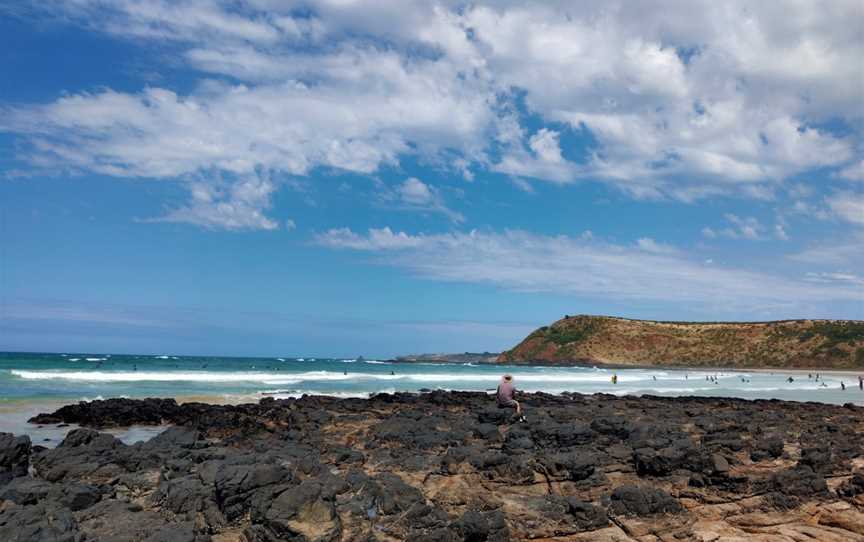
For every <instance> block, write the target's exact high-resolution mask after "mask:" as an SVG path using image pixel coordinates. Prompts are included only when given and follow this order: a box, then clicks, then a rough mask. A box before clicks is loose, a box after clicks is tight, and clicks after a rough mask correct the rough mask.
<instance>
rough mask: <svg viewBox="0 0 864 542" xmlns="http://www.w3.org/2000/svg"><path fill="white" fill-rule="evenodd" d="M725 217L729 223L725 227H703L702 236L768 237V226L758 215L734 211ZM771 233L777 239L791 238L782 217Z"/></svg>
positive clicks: (762, 239) (750, 238)
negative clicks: (739, 214)
mask: <svg viewBox="0 0 864 542" xmlns="http://www.w3.org/2000/svg"><path fill="white" fill-rule="evenodd" d="M723 218H725V219H726V221H727V222H728V223H729V226H727V227H725V228H711V227H708V226H706V227H704V228H702V236H703V237H705V238H706V239H716V238H718V237H726V238H729V239H745V240H747V241H764V240H766V239H768V238H769V237H770V236H769V233H768V228H767V227H766V226H765V225H764V224H762V223H761V222H760V221H759V219H758V218H756V217H752V216H749V217H741V216H738V215H736V214H733V213H726V214H724V215H723ZM771 233H772V234H773V237H774V238H775V239H780V240H781V241H786V240H788V239H789V236H788V234H787V233H786V227H785V225H784V223H783V220H782V218H778V221H777V223H775V224H774V227H773V228H772V229H771Z"/></svg>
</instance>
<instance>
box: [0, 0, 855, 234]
mask: <svg viewBox="0 0 864 542" xmlns="http://www.w3.org/2000/svg"><path fill="white" fill-rule="evenodd" d="M302 5H303V9H301V10H298V9H297V5H296V4H295V3H290V2H289V3H281V2H272V1H269V0H250V1H249V2H238V3H230V4H229V3H224V2H218V1H216V0H213V1H207V0H185V1H177V2H166V1H161V0H159V1H155V2H148V3H141V2H138V1H134V0H117V1H116V2H110V3H106V2H102V1H101V0H66V1H57V2H50V3H45V4H44V5H41V6H42V7H41V8H40V7H38V6H37V7H34V8H32V9H33V10H35V11H36V12H37V14H39V15H40V16H56V17H60V18H63V19H64V20H66V21H72V22H75V23H77V24H80V25H83V26H85V27H87V28H89V29H92V30H93V31H99V32H107V33H109V34H111V35H114V36H116V37H117V39H135V40H140V41H143V42H145V43H168V44H170V46H171V47H172V48H175V50H176V51H177V52H178V54H177V56H176V58H177V59H179V60H180V62H185V63H186V66H187V67H188V68H190V69H191V70H192V73H193V74H195V75H197V76H198V77H199V80H198V85H197V86H196V88H195V89H194V90H192V91H190V92H183V93H181V92H178V91H177V90H175V89H171V88H159V87H148V88H144V89H141V90H139V91H137V92H125V91H119V90H112V89H105V90H100V91H96V92H91V93H74V94H71V95H68V96H64V97H61V98H59V99H57V100H56V101H53V102H51V103H47V104H31V105H23V106H19V107H16V108H12V109H7V110H4V111H3V112H2V113H3V115H2V117H3V120H0V130H3V131H7V132H13V133H16V134H19V135H20V136H22V137H23V138H24V139H25V140H26V141H27V142H29V146H27V147H26V148H25V150H24V151H22V155H21V156H20V158H21V159H22V160H23V161H26V162H28V163H29V164H30V165H31V166H36V167H38V168H42V169H44V170H56V169H58V168H61V169H65V170H67V171H70V172H97V173H101V174H105V175H113V176H118V177H147V178H170V179H183V180H184V182H186V181H188V179H185V177H187V176H191V175H195V174H198V173H200V172H202V171H208V170H214V169H215V170H219V171H223V172H227V173H231V174H233V175H237V176H238V178H241V177H244V176H247V175H249V174H251V173H252V172H255V171H260V170H265V171H267V172H269V173H270V174H275V175H278V174H284V175H309V174H310V172H312V171H313V170H315V169H316V168H333V169H337V170H345V171H351V172H357V173H361V174H369V173H373V172H375V171H377V170H379V169H380V168H381V167H383V166H388V165H398V164H399V163H400V161H401V160H403V159H404V158H405V157H406V156H418V155H419V156H421V157H423V158H425V159H429V163H437V164H446V166H442V167H444V169H448V168H453V169H455V170H456V171H459V172H460V174H461V175H463V176H464V177H465V178H466V179H469V180H470V179H472V178H473V176H474V174H475V172H477V171H483V170H492V171H498V172H502V173H506V174H508V175H512V176H514V177H517V178H519V180H517V181H515V182H517V183H520V184H522V185H523V186H525V182H526V181H525V180H524V179H525V178H533V179H543V180H548V181H553V182H557V183H569V182H574V181H578V180H592V181H601V182H606V183H610V184H612V185H613V186H616V187H618V188H620V189H621V190H623V191H624V192H625V193H627V194H630V195H632V196H634V197H639V198H668V197H671V198H675V199H678V200H681V201H693V200H696V199H699V198H706V197H713V196H717V195H722V194H734V195H738V196H741V197H748V198H750V197H753V198H771V197H773V193H774V190H773V188H772V187H773V186H774V185H776V184H778V183H781V182H783V180H784V179H785V178H787V177H789V176H792V175H796V174H799V173H801V172H804V171H808V170H810V169H814V168H829V169H833V170H834V171H835V172H836V173H837V178H839V179H846V178H857V177H859V176H860V175H859V173H860V163H859V162H854V163H853V161H854V159H855V153H854V149H853V144H852V143H851V142H852V141H853V140H854V139H855V138H854V136H855V135H860V134H857V128H854V127H857V126H860V125H861V124H860V120H861V113H860V107H859V106H860V96H861V92H862V90H864V89H862V86H861V81H862V80H864V67H862V63H861V62H860V60H859V56H860V53H861V50H862V37H861V35H860V32H859V31H858V27H857V24H856V22H857V21H858V20H859V19H860V6H858V4H857V3H856V2H854V1H849V2H846V1H840V2H832V3H831V4H830V5H827V6H825V5H821V4H820V5H817V4H812V3H799V2H788V3H787V2H761V3H757V4H753V3H752V2H744V1H743V0H742V1H741V2H724V3H716V2H709V1H704V2H689V1H688V2H683V1H680V2H679V1H675V0H653V1H650V2H641V3H639V4H638V5H635V4H632V3H629V2H623V1H620V2H619V1H612V2H604V3H602V4H597V5H588V4H579V5H574V4H572V3H570V2H543V3H540V4H537V3H531V4H528V3H523V2H505V3H501V2H482V1H481V2H475V3H472V4H470V5H465V4H464V3H462V2H456V1H440V2H425V1H420V0H416V1H411V0H405V1H398V2H397V1H394V0H386V1H376V2H334V1H329V0H320V1H312V2H308V3H306V2H304V3H303V4H302ZM40 9H42V10H44V11H41V12H40V11H39V10H40ZM670 13H674V14H677V16H674V17H670V16H669V14H670ZM529 118H530V119H533V120H532V121H531V122H532V124H531V127H529V121H528V119H529ZM833 119H841V120H843V121H847V122H848V124H849V125H850V126H853V129H854V130H856V134H853V135H852V136H843V135H838V134H837V133H832V132H831V131H830V130H828V129H825V128H824V126H825V125H826V123H827V121H830V120H833ZM536 124H539V125H540V126H539V127H538V126H536ZM564 132H568V134H571V135H575V136H577V137H576V138H573V139H579V138H583V139H584V138H589V139H590V140H591V141H592V142H593V143H592V146H591V148H589V149H587V154H586V153H585V152H582V153H576V154H571V153H568V152H567V151H568V150H570V149H568V148H563V147H562V145H564V143H563V141H565V138H563V137H562V135H564ZM583 136H584V137H583ZM577 150H582V151H584V150H585V149H577ZM577 155H578V156H579V157H578V158H568V157H570V156H577ZM258 210H259V211H260V208H258ZM189 216H193V215H189ZM227 216H232V215H231V214H230V213H229V214H228V215H227ZM451 218H452V217H451ZM231 220H233V219H229V222H231ZM250 222H255V219H254V218H252V219H250ZM258 222H259V224H262V225H264V224H266V223H265V222H263V221H260V220H259V221H258ZM214 224H215V223H214Z"/></svg>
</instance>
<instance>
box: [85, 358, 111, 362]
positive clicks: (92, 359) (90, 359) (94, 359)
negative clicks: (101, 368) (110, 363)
mask: <svg viewBox="0 0 864 542" xmlns="http://www.w3.org/2000/svg"><path fill="white" fill-rule="evenodd" d="M84 359H86V360H87V361H105V359H106V358H84Z"/></svg>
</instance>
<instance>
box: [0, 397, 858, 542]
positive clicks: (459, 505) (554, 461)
mask: <svg viewBox="0 0 864 542" xmlns="http://www.w3.org/2000/svg"><path fill="white" fill-rule="evenodd" d="M521 400H522V402H523V405H524V406H525V409H526V412H527V416H528V423H514V420H512V419H511V417H510V416H511V412H510V411H509V410H506V409H505V410H501V409H498V408H496V407H495V406H494V402H493V401H492V400H491V399H490V397H489V396H488V395H487V394H484V393H479V392H445V391H436V392H431V393H426V394H408V393H397V394H380V395H375V396H373V397H371V398H370V399H336V398H328V397H318V396H305V397H302V398H299V399H284V400H277V399H273V398H266V399H263V400H261V401H260V402H259V403H255V404H243V405H211V404H203V403H187V404H178V403H177V402H176V401H174V400H173V399H144V400H133V399H109V400H106V401H93V402H89V403H87V402H83V403H79V404H75V405H68V406H65V407H62V408H60V409H59V410H57V411H56V412H53V413H46V414H41V415H39V416H36V417H35V418H34V419H33V420H32V421H33V422H34V423H39V424H43V425H46V424H62V423H70V424H71V423H74V424H78V425H79V426H82V428H80V429H75V430H74V431H71V432H70V433H69V434H68V435H67V436H66V438H65V440H64V441H63V442H62V443H61V444H60V445H59V446H58V447H57V448H56V449H53V450H49V449H45V448H42V447H40V446H34V445H32V444H31V443H30V441H29V439H28V438H27V437H14V436H12V435H9V434H3V435H0V509H2V510H3V513H2V514H0V518H2V520H0V540H9V541H19V540H20V541H24V540H27V541H39V540H43V541H49V540H50V541H60V540H64V541H66V540H68V541H76V540H109V539H110V540H148V541H156V540H166V541H167V540H171V541H207V540H213V541H216V542H227V541H238V542H239V541H247V542H259V541H260V542H265V541H267V542H269V541H277V540H292V541H295V540H296V541H300V540H304V541H313V540H314V541H337V540H340V541H373V540H377V541H396V540H400V541H401V540H412V541H418V542H424V541H425V542H432V541H458V540H471V541H484V540H486V541H506V540H542V541H547V542H552V541H560V542H564V541H589V540H590V541H610V542H611V541H637V540H638V541H644V542H648V541H652V542H654V541H659V540H699V541H714V540H755V541H764V542H767V541H772V542H774V541H797V540H820V541H828V542H831V541H836V542H840V541H844V542H845V541H864V439H862V434H864V409H862V408H861V407H857V406H854V405H851V404H848V405H844V406H837V405H825V404H816V403H797V402H784V401H777V400H768V401H747V400H741V399H729V398H696V397H678V398H661V397H652V396H643V397H630V396H627V397H617V396H610V395H603V394H597V395H579V394H563V395H548V394H542V393H537V394H525V395H523V396H522V397H521ZM134 424H139V425H140V424H151V425H159V424H169V425H171V427H170V428H169V429H167V430H166V431H165V432H163V433H161V434H160V435H158V436H157V437H155V438H153V439H151V440H149V441H147V442H143V443H137V444H134V445H125V444H123V443H122V442H120V441H118V440H117V439H116V438H114V437H113V436H111V435H110V434H106V433H99V432H98V429H105V428H116V427H123V426H129V425H134Z"/></svg>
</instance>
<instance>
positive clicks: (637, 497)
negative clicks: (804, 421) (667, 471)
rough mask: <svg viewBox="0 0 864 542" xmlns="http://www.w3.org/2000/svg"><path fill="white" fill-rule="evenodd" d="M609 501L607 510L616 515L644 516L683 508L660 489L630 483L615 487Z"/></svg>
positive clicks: (670, 512) (674, 511)
mask: <svg viewBox="0 0 864 542" xmlns="http://www.w3.org/2000/svg"><path fill="white" fill-rule="evenodd" d="M609 501H610V504H609V511H610V513H612V514H614V515H616V516H638V517H644V516H653V515H656V514H676V513H678V512H681V511H682V510H683V508H682V506H681V503H679V502H678V500H677V499H675V498H674V497H672V496H671V495H669V494H668V493H666V492H665V491H663V490H662V489H659V488H654V487H647V486H636V485H632V484H628V485H624V486H620V487H617V488H615V490H614V491H613V492H612V495H611V496H610V497H609Z"/></svg>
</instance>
